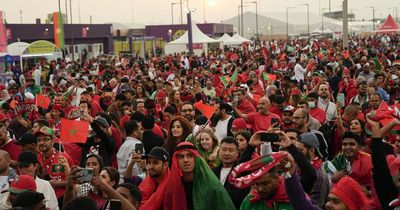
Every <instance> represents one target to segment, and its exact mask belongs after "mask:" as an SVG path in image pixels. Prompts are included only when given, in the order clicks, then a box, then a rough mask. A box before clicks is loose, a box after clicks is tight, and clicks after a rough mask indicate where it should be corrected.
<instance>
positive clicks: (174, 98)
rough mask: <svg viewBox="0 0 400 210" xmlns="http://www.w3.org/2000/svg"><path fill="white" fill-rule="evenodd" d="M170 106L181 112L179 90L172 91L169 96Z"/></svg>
mask: <svg viewBox="0 0 400 210" xmlns="http://www.w3.org/2000/svg"><path fill="white" fill-rule="evenodd" d="M168 104H169V105H170V106H173V107H174V108H175V109H177V110H179V109H180V106H181V104H182V101H181V94H180V92H179V90H172V91H171V92H170V93H169V96H168Z"/></svg>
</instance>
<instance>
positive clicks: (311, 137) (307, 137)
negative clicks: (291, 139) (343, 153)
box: [299, 132, 324, 158]
mask: <svg viewBox="0 0 400 210" xmlns="http://www.w3.org/2000/svg"><path fill="white" fill-rule="evenodd" d="M299 142H301V143H303V144H305V145H307V146H309V147H312V148H314V149H315V151H316V153H317V155H318V156H319V157H321V158H323V157H324V156H323V155H322V154H321V152H320V151H319V140H318V137H317V136H316V135H315V134H314V133H310V132H309V133H303V134H301V135H300V136H299Z"/></svg>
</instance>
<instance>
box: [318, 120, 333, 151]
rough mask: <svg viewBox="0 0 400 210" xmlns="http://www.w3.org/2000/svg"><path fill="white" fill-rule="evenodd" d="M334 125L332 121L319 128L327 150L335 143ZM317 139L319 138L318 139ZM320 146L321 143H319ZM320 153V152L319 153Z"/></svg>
mask: <svg viewBox="0 0 400 210" xmlns="http://www.w3.org/2000/svg"><path fill="white" fill-rule="evenodd" d="M336 128H337V126H336V124H335V122H334V121H326V122H325V123H324V124H322V126H321V127H320V128H319V131H320V132H321V133H322V135H323V138H324V140H325V142H326V146H327V150H328V151H329V148H332V147H333V145H332V144H333V142H335V131H336ZM318 139H319V138H318ZM320 144H321V141H320ZM321 152H322V151H321Z"/></svg>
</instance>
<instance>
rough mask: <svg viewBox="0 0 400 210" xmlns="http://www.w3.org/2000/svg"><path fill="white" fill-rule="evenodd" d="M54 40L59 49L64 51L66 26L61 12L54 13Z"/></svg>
mask: <svg viewBox="0 0 400 210" xmlns="http://www.w3.org/2000/svg"><path fill="white" fill-rule="evenodd" d="M53 22H54V40H55V44H56V45H57V47H59V48H60V49H64V26H63V22H62V15H61V13H60V12H53Z"/></svg>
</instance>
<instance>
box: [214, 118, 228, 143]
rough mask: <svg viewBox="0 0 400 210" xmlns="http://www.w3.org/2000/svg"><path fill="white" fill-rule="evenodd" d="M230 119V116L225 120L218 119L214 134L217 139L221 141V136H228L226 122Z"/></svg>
mask: <svg viewBox="0 0 400 210" xmlns="http://www.w3.org/2000/svg"><path fill="white" fill-rule="evenodd" d="M230 119H231V116H229V117H228V119H226V120H223V121H222V120H218V122H217V125H216V126H215V135H216V136H217V138H218V140H219V141H221V140H222V139H223V138H225V137H227V136H228V123H229V120H230Z"/></svg>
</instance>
